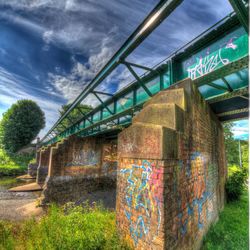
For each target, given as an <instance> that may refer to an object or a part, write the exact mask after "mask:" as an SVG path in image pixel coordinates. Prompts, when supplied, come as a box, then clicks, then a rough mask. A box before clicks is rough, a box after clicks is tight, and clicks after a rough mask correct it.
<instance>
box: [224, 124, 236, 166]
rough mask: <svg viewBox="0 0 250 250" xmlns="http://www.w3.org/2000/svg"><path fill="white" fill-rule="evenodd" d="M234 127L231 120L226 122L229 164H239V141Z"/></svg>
mask: <svg viewBox="0 0 250 250" xmlns="http://www.w3.org/2000/svg"><path fill="white" fill-rule="evenodd" d="M232 128H233V123H230V122H229V123H225V124H224V137H225V148H226V157H227V163H228V164H229V165H233V164H236V165H239V160H240V159H239V142H238V141H237V140H235V139H234V136H233V132H232Z"/></svg>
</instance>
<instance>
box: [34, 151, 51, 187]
mask: <svg viewBox="0 0 250 250" xmlns="http://www.w3.org/2000/svg"><path fill="white" fill-rule="evenodd" d="M50 147H51V146H49V147H45V148H42V149H40V150H39V151H38V152H37V154H39V156H37V160H38V159H39V163H38V167H37V176H36V182H37V183H38V184H40V185H42V184H43V183H44V182H45V179H46V177H47V175H48V167H49V157H50Z"/></svg>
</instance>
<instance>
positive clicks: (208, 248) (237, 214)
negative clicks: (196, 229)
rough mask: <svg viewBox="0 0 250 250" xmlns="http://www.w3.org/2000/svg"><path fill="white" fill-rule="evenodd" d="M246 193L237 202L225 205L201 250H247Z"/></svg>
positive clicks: (247, 220) (247, 219)
mask: <svg viewBox="0 0 250 250" xmlns="http://www.w3.org/2000/svg"><path fill="white" fill-rule="evenodd" d="M248 222H249V218H248V193H247V191H245V192H244V194H243V195H242V196H241V199H240V200H239V201H234V202H230V203H228V204H226V205H225V208H224V210H223V211H222V212H221V214H220V219H219V221H218V223H216V224H215V225H213V226H212V227H211V228H210V230H209V232H208V234H207V236H206V238H205V240H204V245H203V248H202V249H203V250H234V249H235V250H247V249H248V244H249V241H248Z"/></svg>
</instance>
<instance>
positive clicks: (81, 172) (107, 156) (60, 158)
mask: <svg viewBox="0 0 250 250" xmlns="http://www.w3.org/2000/svg"><path fill="white" fill-rule="evenodd" d="M116 155H117V147H116V141H106V140H104V139H101V138H94V137H92V138H79V137H76V136H71V137H69V138H67V139H65V140H63V141H61V142H58V143H56V145H55V146H53V147H51V149H50V159H49V174H48V179H47V181H46V183H45V189H44V192H43V196H44V197H43V201H42V203H49V202H57V203H65V202H68V201H77V200H79V199H81V198H82V197H83V196H84V195H86V194H87V193H89V192H95V191H97V190H102V191H105V190H107V189H115V187H116V170H117V157H116ZM103 198H104V197H103ZM114 202H115V197H114Z"/></svg>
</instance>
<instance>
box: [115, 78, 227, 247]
mask: <svg viewBox="0 0 250 250" xmlns="http://www.w3.org/2000/svg"><path fill="white" fill-rule="evenodd" d="M118 156H119V166H118V180H117V201H116V204H117V205H116V206H117V207H116V211H117V224H118V228H119V230H120V233H121V234H122V235H123V236H124V237H125V238H126V239H128V240H129V241H130V242H131V245H133V246H134V247H135V248H136V249H154V250H155V249H199V247H200V245H201V242H202V238H203V236H204V234H205V233H206V231H207V230H208V227H209V225H210V224H211V223H212V222H214V221H215V220H216V219H217V217H218V212H219V210H220V209H222V208H223V204H224V183H225V175H226V171H225V157H224V137H223V130H222V126H221V124H220V123H219V121H218V120H217V118H216V117H215V115H214V114H213V113H212V111H211V110H210V108H209V106H208V105H207V104H206V102H205V101H204V100H203V99H202V97H201V95H200V94H199V92H198V90H197V89H196V87H195V86H194V85H193V84H192V82H191V80H185V81H183V82H181V83H178V89H177V88H176V89H175V86H173V87H172V88H171V89H169V90H167V91H163V92H160V93H158V94H157V95H156V96H154V97H153V98H152V99H151V100H150V101H148V102H147V103H146V104H145V105H144V108H143V110H142V111H141V112H140V113H139V114H138V115H137V116H136V117H135V118H134V119H133V124H132V125H131V126H130V127H129V128H127V129H125V130H124V131H123V132H121V133H120V134H119V137H118Z"/></svg>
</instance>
